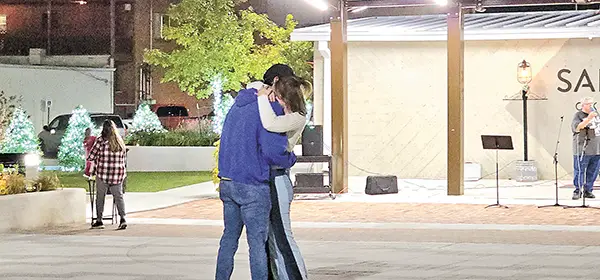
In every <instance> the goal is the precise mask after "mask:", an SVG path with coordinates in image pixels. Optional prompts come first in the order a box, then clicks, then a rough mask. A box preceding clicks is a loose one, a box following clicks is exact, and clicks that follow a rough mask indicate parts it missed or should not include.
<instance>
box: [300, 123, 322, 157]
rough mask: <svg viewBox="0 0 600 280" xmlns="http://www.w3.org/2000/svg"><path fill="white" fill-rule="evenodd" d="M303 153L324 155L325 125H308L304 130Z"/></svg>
mask: <svg viewBox="0 0 600 280" xmlns="http://www.w3.org/2000/svg"><path fill="white" fill-rule="evenodd" d="M302 155H303V156H322V155H323V126H322V125H307V126H306V128H305V129H304V132H302Z"/></svg>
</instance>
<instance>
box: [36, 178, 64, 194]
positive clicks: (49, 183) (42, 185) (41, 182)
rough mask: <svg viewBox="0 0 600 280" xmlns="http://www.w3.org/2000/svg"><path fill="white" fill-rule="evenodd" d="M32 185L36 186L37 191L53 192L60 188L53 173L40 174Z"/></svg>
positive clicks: (58, 181)
mask: <svg viewBox="0 0 600 280" xmlns="http://www.w3.org/2000/svg"><path fill="white" fill-rule="evenodd" d="M34 185H35V186H36V190H37V191H41V192H46V191H53V190H56V189H58V188H59V187H60V180H59V179H58V176H56V174H55V173H42V174H40V176H39V177H38V178H37V180H35V182H34Z"/></svg>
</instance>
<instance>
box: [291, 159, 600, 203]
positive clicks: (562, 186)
mask: <svg viewBox="0 0 600 280" xmlns="http://www.w3.org/2000/svg"><path fill="white" fill-rule="evenodd" d="M301 172H308V170H307V169H304V168H300V167H295V168H293V169H292V174H291V176H290V178H291V180H292V182H295V174H297V173H301ZM374 176H377V175H374ZM324 177H325V180H324V181H325V184H326V182H327V181H328V178H327V175H325V176H324ZM492 177H494V176H492ZM488 178H489V177H488ZM572 178H573V177H572V175H570V174H569V175H562V178H561V177H560V176H559V180H558V195H559V196H558V199H559V203H560V204H565V205H580V204H581V202H582V201H581V199H580V200H576V201H574V200H571V196H572V194H573V181H572ZM366 180H367V176H350V177H349V179H348V185H349V187H348V191H347V192H345V193H341V194H336V199H335V200H336V201H347V202H384V203H393V202H399V203H461V204H462V203H468V204H493V203H495V202H496V179H495V178H494V179H481V180H478V181H465V187H464V189H465V191H464V195H462V196H449V195H447V191H446V189H447V187H446V180H429V179H412V178H401V177H398V193H397V194H385V195H367V194H365V186H366ZM599 186H600V183H598V182H597V183H596V188H598V187H599ZM499 194H500V203H501V204H521V205H525V204H529V205H545V204H554V203H555V201H556V188H555V180H538V181H535V182H517V181H515V180H506V179H500V180H499ZM296 199H299V200H305V199H306V200H311V199H319V200H321V199H330V198H329V197H328V196H327V195H323V194H314V195H313V194H297V195H296ZM596 201H597V202H596ZM588 202H589V203H588ZM586 204H589V205H592V206H594V205H596V204H597V206H600V198H598V199H597V200H596V199H586Z"/></svg>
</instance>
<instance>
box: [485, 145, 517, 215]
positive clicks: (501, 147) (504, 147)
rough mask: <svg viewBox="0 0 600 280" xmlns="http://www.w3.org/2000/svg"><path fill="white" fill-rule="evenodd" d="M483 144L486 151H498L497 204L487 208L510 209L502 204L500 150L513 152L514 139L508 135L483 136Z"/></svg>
mask: <svg viewBox="0 0 600 280" xmlns="http://www.w3.org/2000/svg"><path fill="white" fill-rule="evenodd" d="M481 143H482V144H483V149H484V150H496V203H495V204H491V205H488V206H486V207H485V208H489V207H492V206H497V207H500V208H508V206H505V205H502V204H500V182H499V179H498V150H513V149H514V148H513V143H512V138H511V137H510V136H507V135H481Z"/></svg>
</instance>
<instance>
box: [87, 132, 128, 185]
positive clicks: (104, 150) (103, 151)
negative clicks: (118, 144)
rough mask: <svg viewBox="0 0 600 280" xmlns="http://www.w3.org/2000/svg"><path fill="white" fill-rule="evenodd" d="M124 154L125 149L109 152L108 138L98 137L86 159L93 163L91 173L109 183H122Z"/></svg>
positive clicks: (124, 173)
mask: <svg viewBox="0 0 600 280" xmlns="http://www.w3.org/2000/svg"><path fill="white" fill-rule="evenodd" d="M125 154H126V151H120V152H111V151H110V145H109V144H108V140H105V139H104V138H102V137H98V138H97V139H96V142H95V143H94V146H93V147H92V150H91V151H90V155H89V156H88V160H89V161H91V162H93V163H94V164H93V169H94V170H93V171H91V173H92V174H96V179H100V180H102V181H103V182H105V183H107V184H109V185H117V184H121V183H123V180H124V179H125V176H126V172H125Z"/></svg>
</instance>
